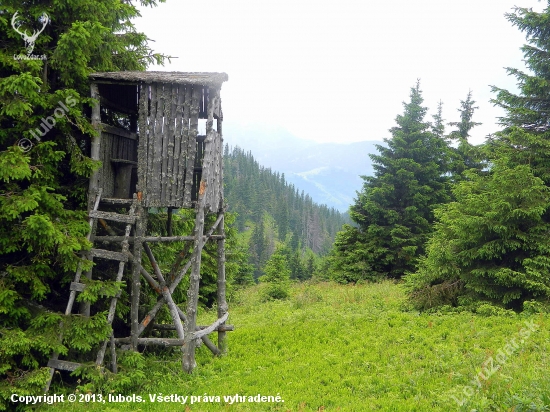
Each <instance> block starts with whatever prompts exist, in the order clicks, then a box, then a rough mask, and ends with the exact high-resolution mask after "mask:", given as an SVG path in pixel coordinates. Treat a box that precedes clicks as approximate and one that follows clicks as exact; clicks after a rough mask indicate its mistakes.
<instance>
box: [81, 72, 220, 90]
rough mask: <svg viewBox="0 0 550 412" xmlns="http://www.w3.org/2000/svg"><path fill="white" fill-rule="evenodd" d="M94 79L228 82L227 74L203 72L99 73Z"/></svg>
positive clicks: (202, 83)
mask: <svg viewBox="0 0 550 412" xmlns="http://www.w3.org/2000/svg"><path fill="white" fill-rule="evenodd" d="M90 77H91V78H92V79H95V80H97V82H100V81H104V80H106V81H109V80H110V81H113V80H115V81H116V80H118V82H117V84H120V81H123V82H128V83H131V84H132V83H133V84H137V83H142V82H145V83H170V84H173V83H176V84H197V85H205V86H210V85H212V86H218V87H220V86H221V84H222V83H223V82H226V81H227V80H228V76H227V74H225V73H203V72H190V73H182V72H158V71H157V72H155V71H147V72H144V71H123V72H99V73H92V74H90Z"/></svg>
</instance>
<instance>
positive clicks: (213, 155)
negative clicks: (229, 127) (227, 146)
mask: <svg viewBox="0 0 550 412" xmlns="http://www.w3.org/2000/svg"><path fill="white" fill-rule="evenodd" d="M209 99H210V101H209V104H208V109H207V110H208V119H207V121H206V140H205V143H206V146H205V154H204V160H203V167H202V181H203V182H204V183H205V184H206V192H205V196H206V200H205V203H206V208H207V210H208V211H210V212H217V211H218V209H219V206H220V197H221V191H220V187H221V186H220V183H221V176H222V173H221V172H222V171H221V168H222V161H223V159H222V150H223V148H222V139H221V136H220V135H219V134H218V132H217V131H216V130H214V128H213V123H214V111H215V109H216V108H217V107H219V104H218V102H219V90H211V91H210V93H209Z"/></svg>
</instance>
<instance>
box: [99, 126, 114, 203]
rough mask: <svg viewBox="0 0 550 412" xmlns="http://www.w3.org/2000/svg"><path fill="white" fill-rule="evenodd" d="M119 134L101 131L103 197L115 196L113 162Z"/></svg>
mask: <svg viewBox="0 0 550 412" xmlns="http://www.w3.org/2000/svg"><path fill="white" fill-rule="evenodd" d="M117 137H118V136H115V135H114V134H111V133H107V132H101V147H100V149H99V150H100V159H101V162H102V165H101V186H102V187H103V194H102V196H103V197H113V194H114V191H115V170H114V167H113V165H112V164H111V158H112V153H113V142H114V140H115V139H116V138H117Z"/></svg>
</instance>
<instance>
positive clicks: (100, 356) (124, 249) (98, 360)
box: [96, 199, 137, 368]
mask: <svg viewBox="0 0 550 412" xmlns="http://www.w3.org/2000/svg"><path fill="white" fill-rule="evenodd" d="M136 206H137V199H134V203H133V204H132V206H131V207H130V210H129V211H128V217H129V218H133V219H129V220H128V222H127V225H126V228H125V231H124V240H123V241H122V254H124V255H125V256H127V255H128V252H129V249H130V246H129V243H128V238H129V237H130V230H131V229H132V225H133V223H134V222H135V218H134V212H135V210H136ZM121 216H122V215H121ZM124 266H125V261H121V262H119V264H118V272H117V275H116V278H115V281H116V282H120V281H122V275H123V274H124ZM119 297H120V292H119V293H117V294H116V296H115V297H113V298H112V299H111V304H110V306H109V312H108V314H107V323H108V324H109V325H112V324H113V320H114V318H115V310H116V305H117V301H118V298H119ZM112 339H113V333H112V332H111V340H112ZM112 347H113V343H111V349H112ZM106 349H107V341H105V342H103V344H102V345H101V347H100V349H99V352H98V354H97V357H96V365H101V364H103V357H104V356H105V351H106ZM115 368H116V359H115Z"/></svg>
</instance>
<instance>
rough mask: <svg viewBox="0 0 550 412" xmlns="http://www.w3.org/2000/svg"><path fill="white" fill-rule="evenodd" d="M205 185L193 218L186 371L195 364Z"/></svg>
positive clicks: (189, 371) (185, 352) (185, 354)
mask: <svg viewBox="0 0 550 412" xmlns="http://www.w3.org/2000/svg"><path fill="white" fill-rule="evenodd" d="M205 189H206V188H205V187H204V185H203V182H202V181H201V187H200V189H199V199H198V203H197V206H196V210H195V213H196V218H195V238H196V239H195V246H194V249H193V258H192V259H191V261H192V262H193V268H192V270H191V275H190V278H189V290H188V291H187V323H186V324H185V343H184V345H183V353H184V354H183V370H184V371H186V372H187V373H191V372H193V369H194V368H195V366H196V362H195V346H196V343H195V341H194V339H193V337H192V335H191V334H192V333H193V332H194V331H195V327H196V325H197V303H198V300H199V283H200V270H201V252H202V249H203V246H204V241H203V231H204V209H205V196H204V192H205Z"/></svg>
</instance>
